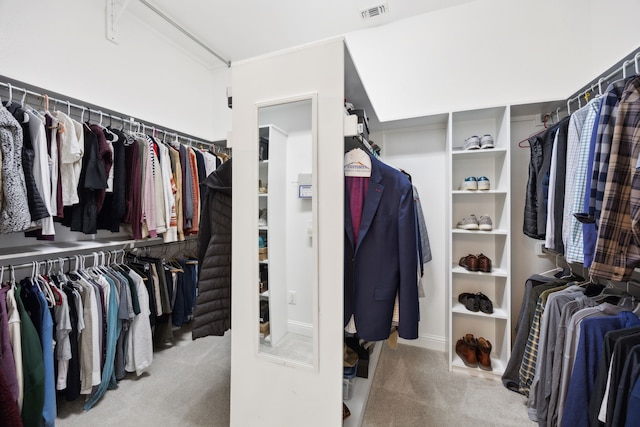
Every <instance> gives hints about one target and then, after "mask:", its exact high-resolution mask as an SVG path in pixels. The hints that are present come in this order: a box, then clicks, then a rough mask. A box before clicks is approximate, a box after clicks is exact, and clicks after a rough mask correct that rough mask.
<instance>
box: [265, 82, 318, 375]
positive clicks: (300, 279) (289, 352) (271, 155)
mask: <svg viewBox="0 0 640 427" xmlns="http://www.w3.org/2000/svg"><path fill="white" fill-rule="evenodd" d="M316 106H317V97H316V95H315V94H312V95H306V96H301V97H297V98H288V99H286V100H278V101H274V102H269V103H261V104H259V105H258V106H257V107H258V135H259V140H258V141H257V143H258V169H259V181H258V183H257V187H258V188H257V190H258V191H257V197H258V206H259V210H258V212H256V214H257V216H258V218H257V221H258V263H259V276H260V277H259V280H258V286H257V294H258V301H259V320H258V323H259V327H258V328H257V329H258V331H259V346H258V348H259V349H258V353H259V354H260V355H262V356H264V357H267V358H269V359H271V360H273V361H276V362H278V363H282V364H291V365H299V366H305V367H317V366H318V360H317V355H318V351H317V350H318V346H317V343H318V330H317V329H318V328H317V324H318V322H317V316H318V310H317V286H318V285H317V284H318V274H317V257H318V255H317V253H318V252H317V238H316V236H317V206H318V198H317V185H316V179H315V177H316V153H317V150H316V140H317V138H316V136H317V120H316Z"/></svg>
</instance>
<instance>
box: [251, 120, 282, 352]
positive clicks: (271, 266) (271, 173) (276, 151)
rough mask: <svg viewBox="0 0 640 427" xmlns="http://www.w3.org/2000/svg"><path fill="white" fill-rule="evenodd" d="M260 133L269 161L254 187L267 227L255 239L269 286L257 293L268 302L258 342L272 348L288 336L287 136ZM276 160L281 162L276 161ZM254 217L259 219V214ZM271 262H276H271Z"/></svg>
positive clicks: (270, 129)
mask: <svg viewBox="0 0 640 427" xmlns="http://www.w3.org/2000/svg"><path fill="white" fill-rule="evenodd" d="M259 132H260V138H265V139H266V140H267V141H268V145H269V155H268V157H267V158H266V159H264V160H258V177H259V179H260V183H256V188H257V189H258V206H259V209H260V210H263V209H266V210H267V224H266V225H260V224H259V225H258V235H259V236H260V237H262V238H263V241H264V242H266V246H267V258H266V259H264V260H261V261H259V263H260V264H261V265H263V266H267V267H266V268H267V280H268V286H269V290H268V291H266V292H263V293H259V299H260V301H267V303H268V304H269V334H268V335H267V336H262V335H261V342H262V343H263V344H267V345H272V344H274V343H277V342H278V341H279V340H280V339H281V338H282V337H283V336H284V334H286V332H287V306H286V292H287V286H286V271H285V266H286V262H285V258H286V255H285V241H284V237H283V236H285V229H286V215H285V214H284V208H283V206H284V205H285V204H284V198H285V194H284V188H285V187H286V184H285V181H286V176H285V172H286V171H285V168H284V167H283V166H282V165H283V164H284V163H285V159H286V140H287V134H286V133H285V132H284V131H282V130H281V129H279V128H277V127H276V126H273V125H267V126H261V127H260V129H259ZM279 159H280V160H281V162H279V161H278V160H279ZM279 163H280V165H279ZM260 185H262V186H263V187H266V188H267V192H266V193H265V192H260V191H259V186H260ZM256 214H257V216H259V212H257V213H256ZM257 220H258V217H257V218H256V221H257ZM271 260H275V262H270V261H271ZM259 280H260V278H258V281H259ZM258 289H259V288H258Z"/></svg>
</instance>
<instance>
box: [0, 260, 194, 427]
mask: <svg viewBox="0 0 640 427" xmlns="http://www.w3.org/2000/svg"><path fill="white" fill-rule="evenodd" d="M76 259H77V261H76V264H79V263H80V260H82V264H79V265H77V266H76V269H75V270H73V271H71V272H69V273H63V272H62V268H60V271H58V272H53V271H51V267H50V268H49V270H50V271H48V272H47V274H46V275H45V274H36V273H35V269H34V274H32V276H30V277H27V278H25V279H23V280H21V281H20V282H19V283H4V284H2V286H1V287H0V373H1V374H2V377H3V380H4V385H5V389H6V390H7V391H8V392H9V393H10V394H11V399H10V402H11V403H12V405H15V408H16V410H17V411H21V414H22V422H23V423H24V425H26V426H42V425H54V424H55V418H56V400H57V399H60V398H64V399H66V400H75V399H77V398H78V397H80V395H82V394H84V395H86V396H87V401H86V402H85V404H84V409H85V410H88V409H90V408H91V407H92V406H93V405H95V404H96V403H97V402H98V401H99V400H100V399H101V398H102V396H103V395H104V394H105V393H106V391H107V390H108V389H111V388H115V387H117V381H119V380H121V379H123V378H124V377H125V373H126V372H135V373H136V375H141V374H142V373H143V372H145V371H146V370H147V369H148V368H149V367H150V366H151V364H152V361H153V348H154V343H155V345H156V346H157V345H164V343H165V342H166V340H167V337H171V335H170V334H171V321H170V320H171V316H172V312H173V311H176V312H177V313H181V317H180V318H177V317H176V318H175V319H176V322H175V323H176V324H177V323H179V325H182V324H185V323H188V322H189V321H190V320H191V318H192V313H193V303H194V297H195V291H196V287H197V283H196V280H197V261H195V260H188V259H180V260H176V261H174V262H170V261H167V260H164V259H162V258H152V257H140V256H135V255H133V256H130V257H129V259H130V260H129V262H128V263H125V264H119V263H113V264H105V263H104V262H102V263H101V262H99V260H98V256H97V255H94V266H93V267H89V268H85V267H84V257H78V258H76ZM178 294H179V295H178ZM152 301H153V304H152V303H151V302H152ZM178 320H179V322H178ZM54 342H55V347H54Z"/></svg>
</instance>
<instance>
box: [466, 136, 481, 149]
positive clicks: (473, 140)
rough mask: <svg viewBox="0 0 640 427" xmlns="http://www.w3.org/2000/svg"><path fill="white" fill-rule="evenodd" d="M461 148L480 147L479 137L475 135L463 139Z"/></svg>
mask: <svg viewBox="0 0 640 427" xmlns="http://www.w3.org/2000/svg"><path fill="white" fill-rule="evenodd" d="M462 149H463V150H478V149H480V138H478V137H477V136H476V135H473V136H470V137H469V138H467V139H465V140H464V145H463V146H462Z"/></svg>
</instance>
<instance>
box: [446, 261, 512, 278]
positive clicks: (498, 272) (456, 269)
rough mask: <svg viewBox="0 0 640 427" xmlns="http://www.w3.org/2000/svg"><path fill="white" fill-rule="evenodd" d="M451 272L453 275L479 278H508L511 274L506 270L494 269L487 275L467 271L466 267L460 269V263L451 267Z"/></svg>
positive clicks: (480, 272) (481, 272)
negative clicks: (467, 275) (469, 275)
mask: <svg viewBox="0 0 640 427" xmlns="http://www.w3.org/2000/svg"><path fill="white" fill-rule="evenodd" d="M451 272H452V273H453V274H471V275H478V276H495V277H507V276H508V275H509V272H508V271H507V270H506V269H504V268H495V267H494V268H492V269H491V271H490V272H489V273H485V272H484V271H469V270H465V269H464V267H460V266H459V265H458V263H454V264H453V265H452V267H451Z"/></svg>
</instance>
